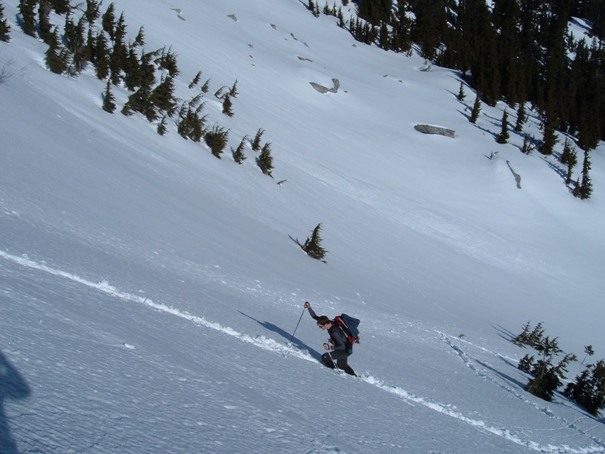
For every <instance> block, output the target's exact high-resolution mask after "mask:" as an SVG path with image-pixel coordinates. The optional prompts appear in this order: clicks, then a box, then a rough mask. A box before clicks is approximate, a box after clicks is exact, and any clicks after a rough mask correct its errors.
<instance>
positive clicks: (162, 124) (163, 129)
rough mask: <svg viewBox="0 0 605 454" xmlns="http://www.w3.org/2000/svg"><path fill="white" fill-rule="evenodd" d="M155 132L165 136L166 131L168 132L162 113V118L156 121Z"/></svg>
mask: <svg viewBox="0 0 605 454" xmlns="http://www.w3.org/2000/svg"><path fill="white" fill-rule="evenodd" d="M157 132H158V134H159V135H161V136H165V135H166V133H167V132H168V127H167V120H166V115H164V116H163V117H162V119H161V120H160V122H159V123H158V128H157Z"/></svg>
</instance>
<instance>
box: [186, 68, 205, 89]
mask: <svg viewBox="0 0 605 454" xmlns="http://www.w3.org/2000/svg"><path fill="white" fill-rule="evenodd" d="M201 77H202V71H198V72H197V74H196V75H195V76H194V77H193V79H192V80H191V82H189V87H188V88H189V90H191V89H193V88H194V87H195V86H196V85H197V84H199V83H200V78H201Z"/></svg>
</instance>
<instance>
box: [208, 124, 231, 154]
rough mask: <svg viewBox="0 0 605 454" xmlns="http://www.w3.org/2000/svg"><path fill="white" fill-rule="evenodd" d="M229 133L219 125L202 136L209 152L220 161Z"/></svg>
mask: <svg viewBox="0 0 605 454" xmlns="http://www.w3.org/2000/svg"><path fill="white" fill-rule="evenodd" d="M228 137H229V131H226V130H225V129H224V128H222V127H220V126H219V125H214V126H213V127H212V129H211V130H210V131H208V132H207V133H206V135H205V136H204V140H205V142H206V145H208V146H209V147H210V151H211V152H212V154H213V155H214V156H216V157H217V158H219V159H221V154H223V151H224V150H225V147H226V146H227V142H228Z"/></svg>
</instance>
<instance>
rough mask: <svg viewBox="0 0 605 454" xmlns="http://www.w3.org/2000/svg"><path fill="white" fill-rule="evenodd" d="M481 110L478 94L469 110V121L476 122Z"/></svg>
mask: <svg viewBox="0 0 605 454" xmlns="http://www.w3.org/2000/svg"><path fill="white" fill-rule="evenodd" d="M480 112H481V99H479V94H478V93H477V96H476V97H475V102H474V103H473V110H472V111H471V118H470V121H471V123H473V124H475V123H477V120H478V119H479V113H480Z"/></svg>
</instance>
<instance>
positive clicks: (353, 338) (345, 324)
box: [334, 314, 359, 355]
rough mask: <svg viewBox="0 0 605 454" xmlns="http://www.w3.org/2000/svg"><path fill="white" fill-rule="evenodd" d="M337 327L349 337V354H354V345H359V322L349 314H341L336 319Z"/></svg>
mask: <svg viewBox="0 0 605 454" xmlns="http://www.w3.org/2000/svg"><path fill="white" fill-rule="evenodd" d="M334 321H335V322H336V325H337V326H338V327H339V328H340V329H341V330H342V331H343V333H345V336H347V344H348V345H347V353H348V354H349V355H350V354H351V353H353V344H359V329H358V328H357V327H358V326H359V320H358V319H356V318H354V317H351V316H350V315H347V314H340V315H337V316H336V317H334Z"/></svg>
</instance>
